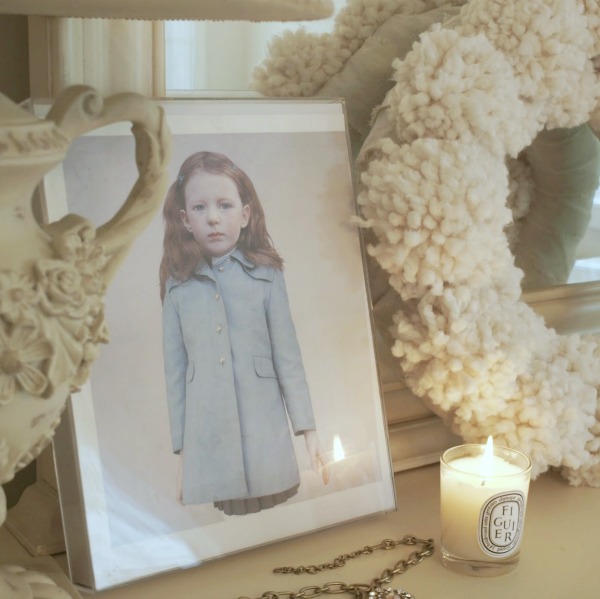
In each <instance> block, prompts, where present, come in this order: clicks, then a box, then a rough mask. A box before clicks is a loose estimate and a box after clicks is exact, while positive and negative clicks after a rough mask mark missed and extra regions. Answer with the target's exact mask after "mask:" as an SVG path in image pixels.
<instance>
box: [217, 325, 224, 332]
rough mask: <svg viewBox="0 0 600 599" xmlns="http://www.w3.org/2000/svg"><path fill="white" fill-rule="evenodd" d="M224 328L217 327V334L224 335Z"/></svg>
mask: <svg viewBox="0 0 600 599" xmlns="http://www.w3.org/2000/svg"><path fill="white" fill-rule="evenodd" d="M222 332H223V327H222V326H221V325H219V326H217V333H222Z"/></svg>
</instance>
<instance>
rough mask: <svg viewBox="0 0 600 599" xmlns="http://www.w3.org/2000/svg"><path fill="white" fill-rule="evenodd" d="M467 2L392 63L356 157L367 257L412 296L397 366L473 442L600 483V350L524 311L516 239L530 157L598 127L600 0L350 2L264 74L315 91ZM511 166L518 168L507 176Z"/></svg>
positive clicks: (268, 83)
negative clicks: (525, 155)
mask: <svg viewBox="0 0 600 599" xmlns="http://www.w3.org/2000/svg"><path fill="white" fill-rule="evenodd" d="M443 4H459V5H463V6H462V8H461V10H460V14H459V15H458V16H457V17H455V18H452V19H450V20H449V21H448V22H445V23H444V24H443V25H434V26H433V27H432V28H431V29H430V30H429V31H426V32H423V33H422V34H421V36H420V38H419V41H418V42H417V43H415V44H413V46H412V48H411V50H410V51H409V52H408V53H407V54H406V56H404V57H399V58H398V59H397V60H396V61H395V62H394V65H393V66H394V70H395V72H394V73H393V80H394V86H393V88H392V89H391V90H390V91H389V92H388V94H387V95H386V97H385V99H384V101H383V103H382V106H381V108H380V109H379V111H378V112H377V113H376V117H377V118H376V120H375V122H374V124H373V127H372V128H371V132H370V134H369V137H368V138H367V140H366V142H365V143H364V145H363V148H362V150H361V155H360V156H359V159H358V161H357V167H358V169H359V171H361V172H360V192H359V195H358V202H359V205H360V208H361V213H362V221H361V223H362V226H365V227H369V228H371V229H372V230H373V233H374V237H375V241H374V243H373V244H372V245H371V247H370V248H369V252H370V254H371V255H372V256H373V257H374V258H375V259H376V260H377V261H378V262H379V264H380V265H381V266H382V267H383V269H384V270H385V271H386V272H387V274H388V277H389V284H390V286H391V287H392V288H393V289H394V290H395V291H396V292H397V294H398V296H399V298H400V300H401V301H399V302H398V304H399V305H400V309H399V310H398V311H397V313H396V314H395V316H394V319H393V325H392V327H391V332H392V335H393V348H392V351H393V354H394V355H395V356H396V359H397V361H398V364H399V367H400V368H401V371H402V373H403V375H404V377H405V379H406V381H407V384H408V386H409V387H410V388H411V390H412V391H413V392H414V393H415V394H416V395H418V396H419V397H421V398H422V399H423V400H424V401H425V403H427V405H429V406H430V407H431V409H432V410H433V411H434V412H435V413H437V414H439V415H440V416H441V417H442V418H444V420H445V421H446V422H447V423H448V424H449V425H450V426H451V427H452V429H453V430H454V431H455V432H457V433H458V434H460V435H461V436H462V437H463V438H464V439H465V440H466V441H472V442H480V441H482V440H484V439H485V438H486V436H487V435H490V434H491V435H493V436H494V438H495V440H496V441H497V442H499V443H503V444H506V445H509V446H511V447H514V448H516V449H520V450H522V451H523V452H525V453H526V454H527V455H529V456H530V457H531V459H532V462H533V472H534V476H536V475H538V474H540V473H541V472H544V471H545V470H547V469H548V468H550V467H556V468H559V469H560V470H561V472H562V473H563V475H564V476H565V477H566V478H567V480H568V481H569V482H570V483H571V484H574V485H579V484H588V485H594V486H600V404H599V402H598V389H599V388H600V345H599V342H598V339H596V338H594V337H591V336H588V337H583V336H579V335H559V334H557V333H556V332H555V331H554V330H553V329H549V328H548V327H547V326H546V325H545V323H544V321H543V319H542V318H541V317H539V316H537V315H536V314H535V313H534V312H533V311H532V310H531V309H530V308H529V306H527V305H526V304H525V303H524V302H523V301H521V289H520V283H521V279H522V276H523V273H522V271H521V270H519V269H518V268H516V267H515V265H514V258H513V255H512V254H511V251H510V248H509V243H508V239H509V238H510V239H511V241H512V240H513V238H514V236H515V235H516V234H518V231H515V230H514V228H515V226H514V225H515V223H514V221H515V220H517V219H521V220H522V219H524V218H526V216H527V210H528V208H529V199H530V197H531V195H532V192H531V189H532V182H531V180H530V179H529V177H530V176H531V174H530V172H529V170H528V169H527V168H526V167H525V166H523V164H521V163H518V162H517V161H516V160H515V159H516V158H517V157H518V156H519V153H520V152H521V150H523V149H524V148H525V147H526V146H528V145H529V144H531V142H532V140H533V139H534V138H535V137H536V136H537V135H538V134H539V132H540V131H542V129H544V128H546V129H553V128H558V127H566V128H571V127H575V126H577V125H581V124H583V123H589V125H590V127H591V128H592V129H593V130H594V131H596V133H598V132H600V108H599V105H600V102H599V100H600V83H599V81H600V78H599V73H600V2H598V0H468V1H465V0H457V2H444V1H443V0H429V1H425V0H423V1H421V0H349V2H348V5H347V6H346V8H345V9H343V10H342V11H341V12H340V13H339V15H338V17H337V19H336V25H335V30H334V32H333V34H332V35H324V36H321V37H319V36H309V35H308V34H306V33H296V34H294V35H292V36H288V37H284V38H281V39H280V40H279V41H277V42H275V43H274V45H273V46H272V49H271V52H272V56H271V58H269V59H268V61H267V62H266V63H265V66H264V67H263V68H262V69H259V70H258V71H257V79H258V82H259V84H258V85H257V87H258V88H259V89H260V90H261V91H263V92H264V93H265V94H268V95H304V96H307V95H313V94H315V93H316V92H317V91H318V90H319V89H320V87H322V86H323V84H324V82H325V81H327V80H328V79H329V78H331V77H332V76H334V75H335V74H336V73H339V72H340V71H341V69H342V68H343V67H344V65H345V64H346V62H347V61H348V59H349V58H350V57H351V56H352V54H353V53H355V52H356V51H357V49H358V48H360V47H361V45H362V44H363V43H364V41H365V40H366V39H367V38H369V36H371V35H373V33H374V32H375V31H376V30H377V28H378V27H379V26H380V25H382V24H383V23H384V22H385V21H386V19H388V18H389V17H390V16H391V15H392V14H394V15H395V14H407V15H410V14H411V13H412V14H416V13H419V12H424V11H427V10H431V9H432V8H435V7H439V6H442V5H443ZM507 164H508V166H509V167H510V172H509V170H508V168H507Z"/></svg>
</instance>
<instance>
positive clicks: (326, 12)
mask: <svg viewBox="0 0 600 599" xmlns="http://www.w3.org/2000/svg"><path fill="white" fill-rule="evenodd" d="M2 13H4V14H13V15H37V16H46V17H98V18H116V19H148V20H171V19H172V20H178V19H181V20H209V21H231V20H236V21H238V20H239V21H304V20H313V19H323V18H326V17H330V16H331V15H332V14H333V2H332V0H0V14H2Z"/></svg>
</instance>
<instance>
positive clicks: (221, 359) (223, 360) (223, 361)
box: [219, 358, 225, 366]
mask: <svg viewBox="0 0 600 599" xmlns="http://www.w3.org/2000/svg"><path fill="white" fill-rule="evenodd" d="M219 364H220V365H221V366H223V365H224V364H225V358H219Z"/></svg>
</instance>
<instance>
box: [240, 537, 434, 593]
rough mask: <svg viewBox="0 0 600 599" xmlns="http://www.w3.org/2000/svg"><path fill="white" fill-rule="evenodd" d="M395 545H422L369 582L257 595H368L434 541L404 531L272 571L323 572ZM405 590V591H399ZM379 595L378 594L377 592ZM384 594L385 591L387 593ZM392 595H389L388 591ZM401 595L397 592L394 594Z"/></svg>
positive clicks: (418, 559) (423, 554)
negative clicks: (399, 535)
mask: <svg viewBox="0 0 600 599" xmlns="http://www.w3.org/2000/svg"><path fill="white" fill-rule="evenodd" d="M398 545H407V546H414V545H421V549H420V550H416V551H413V552H412V553H411V554H410V555H409V556H408V557H407V558H405V559H401V560H398V561H397V562H396V563H395V564H394V565H393V566H392V567H391V568H386V569H385V570H383V572H382V573H381V574H380V576H379V577H378V578H374V579H373V580H372V582H371V584H360V583H356V584H346V583H344V582H327V583H325V584H324V585H323V586H317V585H312V586H305V587H302V588H301V589H300V590H299V591H298V592H297V593H292V592H289V591H277V592H275V591H266V592H265V593H263V594H262V595H261V596H260V597H258V598H257V599H314V597H319V596H320V595H342V594H344V593H347V594H349V595H351V596H353V597H354V598H355V599H368V596H369V594H370V593H371V596H375V595H376V593H375V592H374V591H377V590H378V589H379V590H380V589H381V585H382V584H389V583H390V582H391V581H392V579H393V578H394V576H398V575H400V574H404V572H406V570H408V568H410V567H411V566H416V565H418V564H420V563H421V562H422V561H423V559H425V558H426V557H429V556H431V555H433V552H434V543H433V539H418V538H417V537H415V536H413V535H405V536H404V537H403V538H402V539H400V540H398V541H394V540H392V539H384V540H383V541H381V543H378V544H377V545H366V546H365V547H363V548H362V549H357V550H356V551H352V552H350V553H343V554H342V555H338V556H337V557H336V558H334V559H333V560H331V561H330V562H325V563H322V564H318V565H314V564H313V565H309V566H281V567H278V568H275V569H274V570H273V572H275V573H278V574H316V573H318V572H323V571H324V570H333V569H335V568H341V567H342V566H343V565H344V564H345V563H346V562H347V561H348V560H351V559H356V558H357V557H360V556H361V555H370V554H371V553H373V552H374V551H377V550H380V549H381V550H384V551H387V550H390V549H394V547H397V546H398ZM402 593H404V591H402ZM376 596H379V595H376ZM386 596H387V595H386ZM390 596H392V595H390ZM393 596H400V595H393ZM402 596H410V597H412V595H410V594H406V593H404V595H402ZM238 599H251V598H250V597H246V596H243V597H238Z"/></svg>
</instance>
